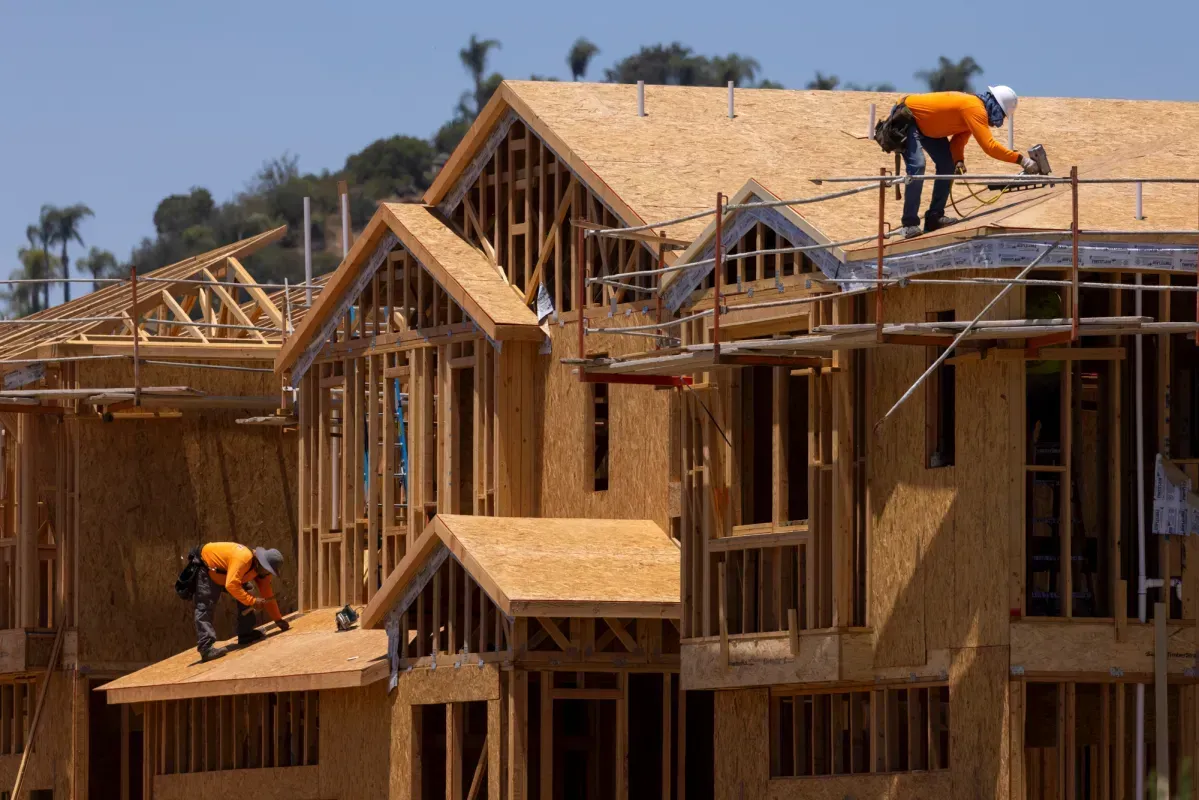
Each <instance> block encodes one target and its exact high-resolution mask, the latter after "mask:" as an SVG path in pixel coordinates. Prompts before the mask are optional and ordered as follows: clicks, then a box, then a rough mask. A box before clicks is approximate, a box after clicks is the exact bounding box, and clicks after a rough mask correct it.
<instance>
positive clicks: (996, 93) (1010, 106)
mask: <svg viewBox="0 0 1199 800" xmlns="http://www.w3.org/2000/svg"><path fill="white" fill-rule="evenodd" d="M987 91H989V92H990V93H991V95H992V96H993V97H994V98H995V101H996V102H998V103H999V107H1000V108H1002V109H1003V113H1004V114H1006V115H1008V116H1009V117H1010V116H1011V115H1012V114H1015V113H1016V103H1018V102H1020V98H1018V97H1016V93H1015V92H1013V91H1012V87H1010V86H988V87H987Z"/></svg>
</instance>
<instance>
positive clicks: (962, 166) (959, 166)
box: [953, 161, 966, 175]
mask: <svg viewBox="0 0 1199 800" xmlns="http://www.w3.org/2000/svg"><path fill="white" fill-rule="evenodd" d="M953 171H954V173H955V174H957V175H965V174H966V162H965V161H959V162H958V163H956V164H954V165H953Z"/></svg>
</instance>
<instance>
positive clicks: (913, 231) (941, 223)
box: [876, 86, 1040, 239]
mask: <svg viewBox="0 0 1199 800" xmlns="http://www.w3.org/2000/svg"><path fill="white" fill-rule="evenodd" d="M1018 99H1019V98H1017V97H1016V93H1015V92H1013V91H1012V90H1011V88H1009V87H1007V86H988V87H987V91H986V92H985V93H983V94H966V93H965V92H930V93H928V94H910V95H908V96H907V97H905V98H903V99H902V100H900V101H899V103H898V104H896V106H895V108H893V109H892V110H891V115H890V117H889V118H888V119H887V120H885V121H884V122H882V123H880V124H879V126H878V127H879V128H880V129H882V128H883V126H889V127H890V130H886V131H876V139H878V142H879V144H880V145H882V146H883V149H884V150H887V151H888V152H890V150H889V149H888V145H887V143H886V142H885V141H884V136H885V135H886V134H891V135H892V136H894V137H895V138H894V140H893V141H894V149H895V150H899V151H900V152H902V154H903V161H904V165H905V166H906V168H907V173H908V175H923V174H924V165H925V159H924V151H926V150H927V151H928V154H929V155H930V156H932V159H933V164H934V165H935V166H936V168H937V174H938V175H953V174H955V173H958V172H965V171H966V162H965V159H966V142H967V141H968V140H969V139H970V137H971V136H973V137H974V140H975V141H976V142H978V146H979V147H981V148H982V150H983V152H984V153H986V154H987V155H989V156H990V157H991V158H994V159H997V160H999V161H1007V162H1009V163H1011V164H1019V165H1020V166H1021V167H1023V168H1024V171H1025V172H1026V173H1027V174H1030V175H1036V174H1037V173H1038V172H1039V171H1040V168H1039V167H1038V165H1037V162H1036V161H1034V160H1033V159H1032V158H1030V157H1028V156H1026V155H1021V154H1020V153H1017V152H1016V151H1015V150H1009V149H1007V148H1006V147H1004V146H1003V145H1001V144H1000V143H999V142H997V141H995V137H994V136H992V135H991V131H990V128H998V127H1000V126H1002V125H1003V122H1004V120H1005V119H1007V117H1009V116H1010V115H1012V114H1014V113H1015V111H1016V103H1017V101H1018ZM988 126H990V128H989V127H988ZM903 134H906V138H904V137H903ZM952 184H953V180H952V179H950V180H935V181H933V196H932V200H931V201H930V202H929V205H928V211H926V212H925V214H924V229H923V231H921V228H920V195H921V193H922V190H923V189H924V181H912V182H911V183H909V184H908V187H907V196H906V197H904V201H903V236H904V238H905V239H910V238H912V237H913V236H919V235H920V234H921V233H922V232H923V233H931V232H933V231H935V230H937V229H938V228H944V227H946V226H948V225H952V224H954V223H955V222H957V221H958V220H956V219H954V218H953V217H947V216H945V203H946V201H947V200H948V199H949V190H950V187H951V186H952Z"/></svg>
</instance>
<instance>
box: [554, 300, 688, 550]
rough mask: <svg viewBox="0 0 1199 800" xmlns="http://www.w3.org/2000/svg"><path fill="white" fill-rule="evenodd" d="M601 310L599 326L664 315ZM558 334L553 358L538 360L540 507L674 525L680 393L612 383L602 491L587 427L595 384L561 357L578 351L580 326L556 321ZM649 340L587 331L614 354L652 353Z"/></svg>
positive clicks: (591, 348)
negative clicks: (675, 408) (674, 422)
mask: <svg viewBox="0 0 1199 800" xmlns="http://www.w3.org/2000/svg"><path fill="white" fill-rule="evenodd" d="M595 314H596V317H595V318H593V319H590V320H589V322H588V324H589V325H591V326H593V327H621V326H625V325H645V324H648V323H652V322H654V321H655V319H656V317H655V316H653V315H652V314H647V313H643V312H640V311H638V312H635V313H633V314H631V315H628V316H624V315H621V316H619V317H616V318H612V319H609V318H607V312H606V311H605V310H603V309H597V310H596V312H595ZM550 340H551V343H552V345H551V346H552V349H551V352H550V355H549V357H548V358H547V357H544V356H543V357H540V358H539V359H538V361H537V380H538V387H539V388H538V391H536V392H535V393H534V397H535V398H536V400H537V402H538V403H539V404H541V405H542V407H540V408H538V409H537V413H536V414H535V415H534V417H535V419H536V420H537V424H538V426H539V428H540V442H541V446H540V458H539V459H538V464H537V466H538V475H537V485H538V498H539V500H538V506H537V508H538V513H540V514H543V515H545V516H547V517H575V516H580V517H590V518H612V517H623V518H637V517H640V518H645V519H652V520H653V521H654V522H656V523H657V524H658V525H659V526H660V527H661V528H662V529H663V530H670V515H671V509H670V491H671V489H670V486H671V484H670V480H671V479H670V475H671V465H670V441H671V436H672V432H671V425H670V408H671V405H672V403H673V402H675V398H674V396H673V392H669V391H654V390H652V389H650V388H648V387H645V386H630V385H620V384H611V385H609V387H608V428H609V436H608V448H609V449H608V488H607V490H605V491H600V492H597V491H594V489H593V482H592V481H591V480H589V479H590V478H591V475H590V474H589V472H588V471H589V470H591V469H592V468H593V464H592V459H591V458H590V457H589V456H590V453H589V451H588V444H589V442H590V431H588V430H587V428H586V426H587V424H588V422H589V421H590V420H591V416H590V414H589V413H588V412H589V410H590V405H591V402H592V390H593V387H592V385H591V384H585V383H582V382H580V381H579V379H578V376H577V375H574V374H572V373H571V370H569V369H566V368H563V367H562V365H561V359H563V358H575V357H576V356H577V355H578V329H577V328H576V327H575V326H574V324H567V325H565V326H561V327H560V326H557V325H551V326H550ZM646 343H647V340H646V339H643V338H640V337H634V336H616V335H606V334H590V335H588V336H587V349H588V352H591V353H607V354H608V355H609V356H612V357H618V356H622V355H628V354H632V353H637V352H644V351H645V350H646ZM676 486H677V484H676ZM675 513H676V515H677V513H678V512H677V510H676V511H675Z"/></svg>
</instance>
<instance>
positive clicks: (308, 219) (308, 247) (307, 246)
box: [304, 197, 312, 306]
mask: <svg viewBox="0 0 1199 800" xmlns="http://www.w3.org/2000/svg"><path fill="white" fill-rule="evenodd" d="M304 305H306V306H311V305H312V198H311V197H305V198H304Z"/></svg>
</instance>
